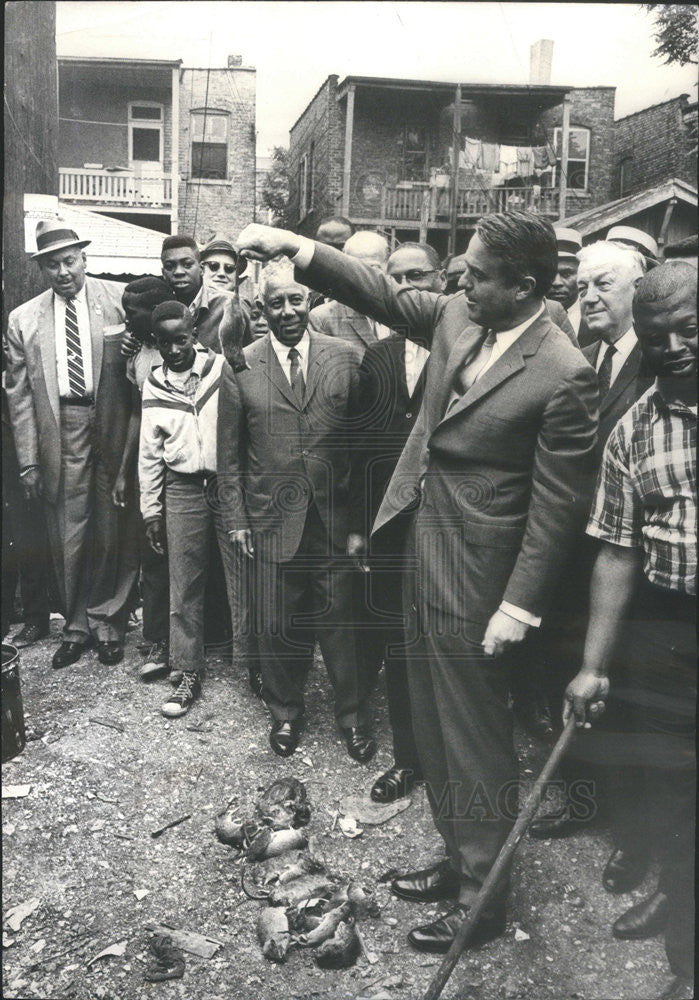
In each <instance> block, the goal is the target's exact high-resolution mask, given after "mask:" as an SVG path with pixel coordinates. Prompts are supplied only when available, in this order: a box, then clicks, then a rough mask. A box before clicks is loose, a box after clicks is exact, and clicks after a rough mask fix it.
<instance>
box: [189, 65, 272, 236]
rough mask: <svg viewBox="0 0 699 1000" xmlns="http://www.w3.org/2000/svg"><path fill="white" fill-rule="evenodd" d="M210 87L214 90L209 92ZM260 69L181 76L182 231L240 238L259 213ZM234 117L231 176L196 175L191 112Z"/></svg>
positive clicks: (230, 135)
mask: <svg viewBox="0 0 699 1000" xmlns="http://www.w3.org/2000/svg"><path fill="white" fill-rule="evenodd" d="M207 86H208V93H207ZM255 88H256V74H255V70H254V69H248V68H245V67H236V68H230V69H210V70H207V69H183V70H182V72H181V79H180V137H179V148H180V185H179V219H178V229H179V232H180V233H187V234H189V235H193V236H194V237H195V238H196V239H197V240H198V241H199V242H200V243H205V242H206V241H207V240H208V239H209V238H210V237H211V235H212V234H213V233H214V232H218V231H221V232H224V233H227V234H228V235H229V236H230V237H232V238H235V237H236V236H237V234H238V233H239V231H240V230H241V229H242V228H243V227H244V226H246V225H247V224H248V223H249V222H252V221H253V219H254V215H255V145H256V133H255ZM205 107H206V108H207V109H208V110H211V111H219V112H224V113H225V114H226V115H227V116H228V162H227V178H226V180H200V179H198V178H196V179H194V180H192V179H191V124H192V115H191V112H192V110H193V109H195V110H203V109H204V108H205Z"/></svg>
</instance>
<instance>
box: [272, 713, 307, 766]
mask: <svg viewBox="0 0 699 1000" xmlns="http://www.w3.org/2000/svg"><path fill="white" fill-rule="evenodd" d="M302 728H303V720H302V719H282V720H281V721H279V722H275V723H274V725H273V726H272V731H271V732H270V734H269V745H270V746H271V747H272V749H273V750H274V752H275V753H276V754H278V756H279V757H291V755H292V753H293V752H294V750H295V749H296V747H297V746H298V745H299V738H300V736H301V730H302Z"/></svg>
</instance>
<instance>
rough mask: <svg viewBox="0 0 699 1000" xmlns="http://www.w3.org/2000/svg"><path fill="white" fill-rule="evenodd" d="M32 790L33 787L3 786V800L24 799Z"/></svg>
mask: <svg viewBox="0 0 699 1000" xmlns="http://www.w3.org/2000/svg"><path fill="white" fill-rule="evenodd" d="M31 790H32V786H31V785H3V786H2V797H3V799H24V798H26V796H27V795H29V793H30V792H31Z"/></svg>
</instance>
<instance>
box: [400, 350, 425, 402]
mask: <svg viewBox="0 0 699 1000" xmlns="http://www.w3.org/2000/svg"><path fill="white" fill-rule="evenodd" d="M429 356H430V352H429V351H428V350H427V348H426V347H423V346H422V345H421V344H416V343H414V342H413V341H412V340H408V339H407V338H406V341H405V381H406V382H407V383H408V395H409V396H410V397H411V398H412V395H413V393H414V392H415V386H416V385H417V383H418V379H419V378H420V376H421V375H422V369H423V368H424V367H425V362H426V361H427V359H428V358H429Z"/></svg>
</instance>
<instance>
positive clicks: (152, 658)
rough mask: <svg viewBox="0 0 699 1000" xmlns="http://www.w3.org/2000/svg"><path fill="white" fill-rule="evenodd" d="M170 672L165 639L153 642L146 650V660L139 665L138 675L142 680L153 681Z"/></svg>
mask: <svg viewBox="0 0 699 1000" xmlns="http://www.w3.org/2000/svg"><path fill="white" fill-rule="evenodd" d="M169 673H170V662H169V649H168V641H167V639H160V640H159V641H158V642H154V643H153V644H152V645H151V647H150V649H149V650H148V655H147V656H146V662H145V663H144V664H143V666H142V667H141V670H140V672H139V675H138V676H139V677H140V679H141V680H142V681H155V680H157V679H158V678H160V677H167V675H168V674H169Z"/></svg>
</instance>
